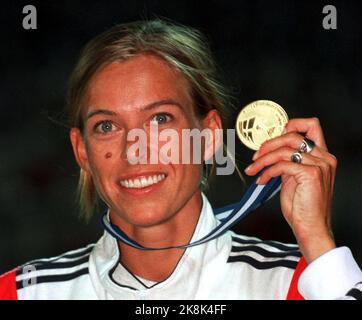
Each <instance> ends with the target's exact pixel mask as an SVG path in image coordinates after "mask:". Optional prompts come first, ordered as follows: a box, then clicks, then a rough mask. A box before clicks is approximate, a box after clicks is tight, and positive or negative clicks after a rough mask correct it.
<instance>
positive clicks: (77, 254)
mask: <svg viewBox="0 0 362 320" xmlns="http://www.w3.org/2000/svg"><path fill="white" fill-rule="evenodd" d="M93 247H94V245H92V246H90V247H87V248H84V249H80V250H79V251H77V252H74V253H65V254H62V255H60V256H57V257H54V258H51V259H49V260H46V259H38V260H32V261H29V262H28V263H26V265H29V264H32V265H33V264H42V263H50V262H55V261H58V260H60V259H63V258H66V259H73V258H78V257H81V256H83V255H85V254H87V253H90V252H91V251H92V250H93Z"/></svg>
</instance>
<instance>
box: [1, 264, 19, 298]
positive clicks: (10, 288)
mask: <svg viewBox="0 0 362 320" xmlns="http://www.w3.org/2000/svg"><path fill="white" fill-rule="evenodd" d="M0 300H18V292H17V290H16V269H14V270H12V271H9V272H8V273H5V274H3V275H1V276H0Z"/></svg>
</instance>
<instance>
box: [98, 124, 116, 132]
mask: <svg viewBox="0 0 362 320" xmlns="http://www.w3.org/2000/svg"><path fill="white" fill-rule="evenodd" d="M112 130H113V123H112V122H111V121H102V122H100V123H97V124H96V125H95V131H96V132H100V133H109V132H112Z"/></svg>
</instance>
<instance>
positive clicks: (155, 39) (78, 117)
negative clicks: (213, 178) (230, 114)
mask: <svg viewBox="0 0 362 320" xmlns="http://www.w3.org/2000/svg"><path fill="white" fill-rule="evenodd" d="M141 54H153V55H157V56H158V57H161V58H163V59H164V60H165V61H167V62H168V63H169V64H170V66H172V67H174V68H177V69H178V70H179V71H181V73H182V74H183V75H184V76H185V78H186V80H187V81H188V83H189V85H190V88H191V96H192V98H193V102H194V108H195V110H196V114H197V115H198V116H199V117H203V116H205V115H206V114H207V113H208V111H210V110H212V109H216V110H217V111H218V112H219V114H220V116H221V118H222V120H223V122H225V119H226V105H227V101H228V99H227V97H228V95H227V94H226V93H225V92H226V91H225V87H224V86H223V85H222V84H221V82H220V81H219V80H218V79H217V74H218V72H217V68H216V65H215V62H214V59H213V57H212V54H211V51H210V48H209V45H208V42H207V41H206V39H205V37H204V36H203V35H202V34H201V33H200V32H199V31H198V30H195V29H193V28H190V27H186V26H183V25H179V24H175V23H171V22H168V21H165V20H160V19H154V20H150V21H136V22H131V23H124V24H119V25H116V26H114V27H112V28H111V29H109V30H108V31H106V32H104V33H102V34H100V35H98V36H97V37H95V38H94V39H92V40H91V41H90V42H89V43H88V44H87V45H86V46H85V47H84V49H83V50H82V52H81V56H80V58H79V61H78V63H77V64H76V66H75V68H74V70H73V72H72V74H71V77H70V81H69V88H68V95H67V106H66V109H67V115H68V122H69V126H70V127H71V128H79V129H80V131H81V132H83V121H84V120H83V109H84V106H85V102H86V97H87V90H88V87H89V84H90V81H91V80H92V78H93V77H94V76H95V74H96V73H97V72H99V71H100V70H101V69H102V68H104V67H105V66H107V65H109V64H111V63H113V62H122V61H125V60H127V59H130V58H132V57H135V56H138V55H141ZM208 171H210V170H206V172H208ZM212 171H214V168H212V169H211V172H212ZM208 176H209V175H207V177H205V176H204V177H203V179H202V181H201V185H202V186H203V187H206V185H207V183H205V182H207V180H208ZM78 193H79V198H80V206H81V210H82V212H83V213H84V215H85V216H86V217H88V218H89V217H90V216H91V214H92V212H93V210H94V207H95V205H96V203H97V200H98V196H97V192H96V189H95V186H94V182H93V180H92V177H91V176H89V174H87V173H86V172H85V171H83V170H82V169H81V172H80V178H79V184H78Z"/></svg>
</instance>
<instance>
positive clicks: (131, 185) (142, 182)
mask: <svg viewBox="0 0 362 320" xmlns="http://www.w3.org/2000/svg"><path fill="white" fill-rule="evenodd" d="M165 178H166V175H165V174H164V173H162V174H152V175H142V176H141V175H140V176H138V177H134V178H128V179H122V180H120V184H121V186H122V187H124V188H126V189H142V188H147V187H150V186H152V185H156V184H158V183H160V182H161V181H162V180H164V179H165Z"/></svg>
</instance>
